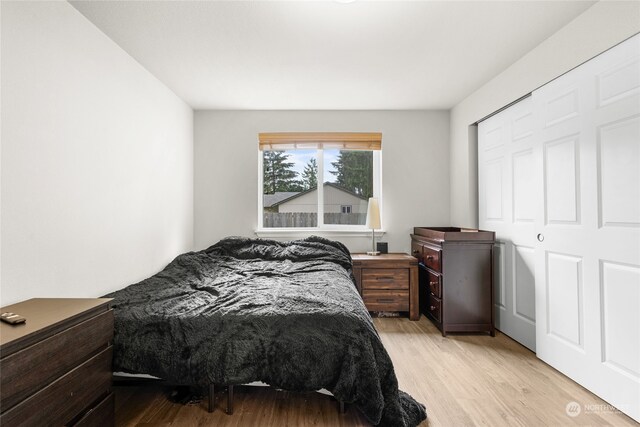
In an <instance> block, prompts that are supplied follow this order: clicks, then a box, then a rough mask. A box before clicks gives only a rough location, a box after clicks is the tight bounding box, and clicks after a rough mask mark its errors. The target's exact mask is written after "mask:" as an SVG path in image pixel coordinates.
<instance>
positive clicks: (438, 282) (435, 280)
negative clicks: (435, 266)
mask: <svg viewBox="0 0 640 427" xmlns="http://www.w3.org/2000/svg"><path fill="white" fill-rule="evenodd" d="M427 280H428V281H429V292H431V294H432V295H435V296H436V297H438V298H442V276H439V275H437V274H433V273H432V272H430V271H428V272H427Z"/></svg>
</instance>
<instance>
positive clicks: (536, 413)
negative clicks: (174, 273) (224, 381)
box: [114, 317, 638, 427]
mask: <svg viewBox="0 0 640 427" xmlns="http://www.w3.org/2000/svg"><path fill="white" fill-rule="evenodd" d="M374 322H375V325H376V328H377V329H378V331H379V333H380V337H381V339H382V342H383V343H384V345H385V347H386V349H387V351H388V352H389V355H390V356H391V358H392V360H393V363H394V366H395V370H396V375H397V376H398V382H399V384H400V388H401V389H402V390H404V391H406V392H407V393H409V394H411V395H412V396H413V397H415V398H416V399H417V400H418V401H420V402H422V403H424V404H425V405H426V407H427V414H428V419H427V421H425V422H424V423H423V424H422V426H434V427H435V426H446V427H449V426H587V425H588V426H606V425H611V426H637V425H638V424H637V423H635V422H634V421H633V420H632V419H631V418H629V417H627V416H625V415H624V414H622V413H620V412H618V411H616V410H615V409H613V408H611V407H610V406H608V405H607V404H606V402H604V401H602V400H601V399H599V398H598V397H597V396H595V395H594V394H592V393H590V392H589V391H587V390H586V389H584V388H582V387H581V386H579V385H578V384H576V383H575V382H573V381H571V380H570V379H569V378H567V377H565V376H564V375H562V374H561V373H559V372H558V371H556V370H555V369H553V368H551V367H550V366H548V365H547V364H545V363H544V362H542V361H540V360H539V359H537V358H536V357H535V354H534V353H532V352H531V351H529V350H528V349H526V348H525V347H523V346H521V345H520V344H518V343H517V342H515V341H513V340H511V339H510V338H509V337H507V336H505V335H503V334H501V333H498V334H497V336H496V337H495V338H492V337H489V336H485V335H453V336H451V335H450V336H448V337H446V338H443V337H442V336H441V335H440V332H439V331H438V330H437V329H436V328H435V327H434V326H433V324H431V323H430V322H429V321H428V320H426V319H425V318H424V317H422V318H421V319H420V321H418V322H412V321H410V320H408V319H405V318H377V319H374ZM114 389H115V394H116V425H117V426H208V425H216V426H228V427H231V426H233V427H238V426H278V427H281V426H282V427H286V426H292V427H293V426H332V427H333V426H367V425H369V424H368V423H367V422H366V420H365V419H364V417H363V416H362V415H361V414H360V413H359V412H358V411H357V410H356V409H355V408H354V407H352V406H347V411H346V413H345V414H340V413H339V412H338V408H337V402H336V401H335V399H333V398H332V397H330V396H326V395H322V394H319V393H289V392H286V391H278V390H274V389H271V388H268V387H236V390H235V407H234V414H233V415H227V414H226V413H225V412H224V409H225V405H226V398H225V396H226V395H225V393H224V391H222V390H220V392H219V393H217V396H216V410H215V411H214V412H213V413H209V412H208V411H207V399H206V398H205V399H203V400H202V401H201V402H199V403H196V404H186V405H185V404H180V403H174V402H171V401H170V400H169V398H168V396H169V393H170V392H171V388H170V387H167V386H163V385H158V384H154V383H151V384H145V385H142V386H116V387H114ZM570 402H577V403H578V404H579V405H580V406H581V409H582V411H581V413H580V414H579V415H578V416H576V417H570V416H569V415H567V412H566V407H567V404H569V403H570Z"/></svg>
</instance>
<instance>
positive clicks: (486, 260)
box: [411, 227, 495, 336]
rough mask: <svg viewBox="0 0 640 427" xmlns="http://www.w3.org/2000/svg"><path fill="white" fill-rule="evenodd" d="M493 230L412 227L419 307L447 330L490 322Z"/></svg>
mask: <svg viewBox="0 0 640 427" xmlns="http://www.w3.org/2000/svg"><path fill="white" fill-rule="evenodd" d="M494 241H495V233H494V232H493V231H482V230H472V229H463V228H456V227H415V228H414V229H413V234H412V235H411V251H412V254H413V256H415V257H416V258H418V260H419V262H420V275H419V281H420V309H421V311H422V312H423V313H424V314H426V315H427V316H428V317H429V318H430V319H431V320H432V321H433V322H434V323H435V325H436V326H437V327H438V329H440V331H441V332H442V335H443V336H446V335H447V333H448V332H488V333H489V334H491V336H495V329H494V325H493V280H492V271H491V269H492V252H493V244H494Z"/></svg>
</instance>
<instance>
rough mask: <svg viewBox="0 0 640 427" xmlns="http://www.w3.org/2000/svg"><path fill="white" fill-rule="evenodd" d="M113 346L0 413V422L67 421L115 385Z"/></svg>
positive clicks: (35, 422)
mask: <svg viewBox="0 0 640 427" xmlns="http://www.w3.org/2000/svg"><path fill="white" fill-rule="evenodd" d="M111 358H112V348H111V347H109V348H107V349H106V350H103V351H102V352H100V353H98V354H97V355H96V356H94V357H92V358H91V359H89V360H87V361H86V362H84V363H83V364H82V365H80V366H78V367H77V368H75V369H73V370H72V371H70V372H68V373H67V374H65V375H64V376H62V377H60V378H58V379H57V380H56V381H54V382H52V383H51V384H49V385H48V386H46V387H44V388H43V389H41V390H40V391H38V392H37V393H35V394H34V395H32V396H31V397H29V398H27V399H26V400H24V401H22V402H21V403H19V404H17V405H16V406H14V407H13V408H11V409H9V410H8V411H6V412H4V413H3V414H2V415H0V425H7V426H9V425H20V426H47V425H51V426H53V425H55V426H59V425H65V424H67V423H69V422H70V421H71V420H72V419H73V418H74V417H76V415H77V414H79V413H81V412H83V411H84V410H85V409H86V408H88V407H90V406H91V404H92V403H93V402H95V401H97V400H98V399H99V398H100V397H101V396H104V395H105V394H107V393H108V392H109V389H110V387H111Z"/></svg>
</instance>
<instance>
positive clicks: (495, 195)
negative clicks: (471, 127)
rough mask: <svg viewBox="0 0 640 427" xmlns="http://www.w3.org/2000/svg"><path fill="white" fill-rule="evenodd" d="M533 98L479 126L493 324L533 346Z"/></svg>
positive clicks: (536, 194) (482, 213)
mask: <svg viewBox="0 0 640 427" xmlns="http://www.w3.org/2000/svg"><path fill="white" fill-rule="evenodd" d="M531 105H532V102H531V99H530V98H526V99H524V100H522V101H520V102H518V103H517V104H515V105H513V106H511V107H509V108H507V109H506V110H504V111H502V112H500V113H498V114H496V115H494V116H492V117H490V118H488V119H487V120H485V121H483V122H481V123H480V124H479V125H478V162H479V167H478V171H479V182H478V183H479V189H478V190H479V212H480V218H479V226H480V228H481V229H485V230H492V231H495V232H496V241H497V243H496V245H495V249H494V267H493V276H494V304H495V307H494V310H495V323H496V328H498V329H499V330H500V331H502V332H503V333H504V334H506V335H509V336H510V337H511V338H513V339H515V340H516V341H518V342H520V343H522V344H523V345H525V346H526V347H528V348H530V349H531V350H533V351H535V348H536V347H535V346H536V343H535V339H536V329H535V316H536V314H535V266H534V265H535V242H536V240H535V228H534V227H535V221H534V220H535V215H536V203H537V202H536V200H537V199H539V198H540V195H539V193H540V191H539V185H537V182H539V181H540V177H539V176H538V175H539V168H536V166H535V165H536V164H537V163H539V159H537V158H536V155H537V154H536V152H535V150H534V148H535V147H534V141H535V139H534V133H533V116H532V111H531Z"/></svg>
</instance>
